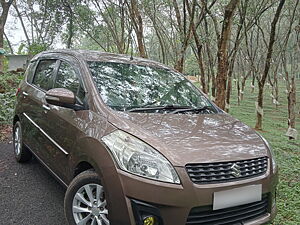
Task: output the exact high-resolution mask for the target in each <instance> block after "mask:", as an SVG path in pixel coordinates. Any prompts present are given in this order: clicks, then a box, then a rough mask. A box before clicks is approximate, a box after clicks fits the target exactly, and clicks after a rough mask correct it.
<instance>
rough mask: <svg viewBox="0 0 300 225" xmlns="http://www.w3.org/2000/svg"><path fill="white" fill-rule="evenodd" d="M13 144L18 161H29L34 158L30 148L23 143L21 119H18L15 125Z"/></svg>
mask: <svg viewBox="0 0 300 225" xmlns="http://www.w3.org/2000/svg"><path fill="white" fill-rule="evenodd" d="M13 145H14V154H15V158H16V160H17V162H20V163H23V162H27V161H29V160H30V159H31V158H32V154H31V152H30V150H29V149H28V148H27V147H26V146H25V145H24V143H23V132H22V126H21V123H20V121H17V122H16V123H15V125H14V127H13Z"/></svg>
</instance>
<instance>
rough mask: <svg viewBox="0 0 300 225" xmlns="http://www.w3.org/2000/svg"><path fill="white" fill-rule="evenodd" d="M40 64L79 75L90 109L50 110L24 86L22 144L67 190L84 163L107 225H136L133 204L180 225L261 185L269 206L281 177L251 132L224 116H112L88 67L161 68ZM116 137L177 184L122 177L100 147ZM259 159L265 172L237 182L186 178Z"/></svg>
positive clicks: (111, 57)
mask: <svg viewBox="0 0 300 225" xmlns="http://www.w3.org/2000/svg"><path fill="white" fill-rule="evenodd" d="M40 58H46V59H47V58H50V59H61V60H65V61H67V62H69V63H72V65H74V66H76V67H77V68H78V71H79V73H80V75H81V76H82V78H83V79H82V81H83V85H84V87H85V90H86V95H87V106H88V107H87V108H86V109H82V110H76V111H75V110H73V109H71V108H66V107H60V106H55V105H51V104H49V103H47V102H46V98H45V96H46V93H45V91H43V90H41V89H39V88H38V87H36V86H34V85H32V84H30V83H29V82H27V81H23V82H22V83H21V85H20V89H21V91H20V94H19V95H18V97H17V104H16V108H15V118H14V121H16V120H17V119H19V120H20V121H21V124H22V126H23V127H24V138H23V140H24V143H25V144H26V145H27V146H28V147H29V148H30V149H31V151H32V152H33V153H34V155H36V156H37V157H38V158H39V159H40V160H41V161H42V162H43V164H44V165H46V166H47V167H48V169H50V170H51V172H52V173H54V174H55V176H56V178H58V180H59V181H61V182H62V183H63V184H64V185H65V186H67V185H68V184H69V183H70V182H71V181H72V179H73V178H74V176H75V175H76V173H77V172H76V171H78V169H80V165H83V163H89V164H90V165H91V166H92V167H93V168H94V169H95V171H96V172H97V173H98V174H99V177H100V179H101V182H102V184H103V185H104V188H105V191H106V195H107V198H108V209H109V214H110V215H109V217H110V222H111V224H112V225H135V221H134V216H133V212H132V206H131V201H130V199H137V200H139V201H144V202H147V203H150V204H154V205H158V206H159V210H160V213H161V215H162V218H163V221H164V225H185V223H186V220H187V216H188V214H189V212H190V210H191V209H192V208H193V207H196V206H207V205H212V202H213V193H214V192H218V191H222V190H229V189H232V188H236V187H242V186H245V185H252V184H262V188H263V190H262V192H263V193H270V194H271V199H274V196H275V187H276V184H277V182H278V175H277V173H278V172H277V170H276V171H273V169H272V162H271V157H272V156H271V155H269V151H268V150H267V146H266V145H265V144H264V142H263V141H262V139H261V138H260V137H259V136H258V135H257V134H256V132H255V131H253V130H252V129H251V128H249V127H248V126H246V125H244V124H243V123H241V122H240V121H238V120H236V119H234V118H232V117H231V116H230V115H228V114H226V113H218V114H174V115H172V114H156V113H153V114H150V113H127V112H118V111H114V110H112V109H110V108H109V107H108V106H106V105H105V104H104V103H103V101H102V100H101V98H100V95H99V94H98V90H97V88H96V87H95V85H94V83H93V80H92V77H91V75H90V72H89V69H88V67H87V64H86V61H89V60H94V61H108V62H120V63H132V64H141V65H149V66H156V67H162V68H168V67H166V66H165V65H162V64H159V63H156V62H153V61H150V60H146V59H139V58H134V59H133V60H130V57H129V56H124V55H116V54H110V53H100V52H96V51H78V50H55V51H50V52H43V53H41V54H39V55H37V56H35V57H34V58H33V59H32V61H37V60H39V59H40ZM168 69H170V68H168ZM49 92H51V91H49ZM51 95H53V94H51ZM45 106H46V107H45ZM37 126H38V127H39V128H40V129H39V128H37ZM117 129H121V130H123V131H125V132H128V133H130V134H132V135H134V136H136V137H137V138H140V139H142V140H143V141H144V142H146V143H147V144H149V145H151V146H152V147H154V148H155V149H156V150H158V151H159V152H160V153H161V154H163V155H164V156H165V157H166V158H167V159H168V160H169V161H170V162H171V163H172V165H173V166H174V167H175V169H176V171H177V173H178V175H179V177H180V180H181V184H180V185H178V184H170V183H164V182H159V181H155V180H150V179H146V178H142V177H139V176H135V175H132V174H129V173H127V172H124V171H122V170H120V169H119V168H118V166H117V165H116V163H115V161H114V159H113V158H112V156H111V154H110V151H109V150H107V148H106V146H105V144H104V143H103V142H102V140H101V138H102V137H103V136H104V135H107V134H109V133H111V132H112V131H114V130H117ZM41 130H42V131H43V132H45V133H46V134H44V133H42V131H41ZM47 135H48V136H47ZM49 138H50V139H49ZM261 156H268V157H269V163H268V170H267V172H266V173H265V174H264V175H261V176H258V177H254V178H250V179H245V180H240V181H233V182H226V183H217V184H201V185H199V184H195V183H193V182H192V181H191V179H190V178H189V176H188V174H187V172H186V170H185V165H186V164H187V163H203V162H226V161H235V160H244V159H252V158H257V157H261ZM271 206H273V207H271ZM269 212H270V213H268V214H266V215H265V216H264V217H260V218H257V219H255V220H253V221H249V222H248V223H245V225H254V224H264V223H266V222H268V221H270V220H272V219H273V218H274V216H275V214H276V206H275V205H274V204H273V203H272V204H270V208H269Z"/></svg>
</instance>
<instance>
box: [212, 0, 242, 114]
mask: <svg viewBox="0 0 300 225" xmlns="http://www.w3.org/2000/svg"><path fill="white" fill-rule="evenodd" d="M238 4H239V0H230V2H229V3H228V5H226V7H225V14H224V21H223V26H222V32H221V36H220V40H219V43H218V53H217V54H218V73H217V77H216V78H217V79H216V88H217V93H216V104H217V105H218V106H219V107H220V108H221V109H223V110H225V99H226V82H227V76H228V43H229V40H230V35H231V26H232V19H233V16H234V12H235V10H236V8H237V6H238Z"/></svg>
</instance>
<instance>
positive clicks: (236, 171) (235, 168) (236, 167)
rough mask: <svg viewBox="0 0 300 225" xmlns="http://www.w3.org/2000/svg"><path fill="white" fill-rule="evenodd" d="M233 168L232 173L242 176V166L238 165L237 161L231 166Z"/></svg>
mask: <svg viewBox="0 0 300 225" xmlns="http://www.w3.org/2000/svg"><path fill="white" fill-rule="evenodd" d="M230 169H231V170H232V172H231V174H232V175H233V176H235V177H240V176H241V167H240V166H239V165H237V164H236V163H233V164H232V166H231V167H230Z"/></svg>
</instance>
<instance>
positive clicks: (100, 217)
mask: <svg viewBox="0 0 300 225" xmlns="http://www.w3.org/2000/svg"><path fill="white" fill-rule="evenodd" d="M106 206H107V203H106V198H105V193H104V188H103V186H102V185H101V182H100V179H99V177H98V174H97V173H96V172H94V171H91V170H88V171H84V172H82V173H80V174H79V175H78V176H76V177H75V178H74V180H73V181H72V182H71V184H70V185H69V187H68V189H67V192H66V195H65V202H64V207H65V216H66V219H67V221H68V223H69V225H109V219H108V210H107V208H106Z"/></svg>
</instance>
